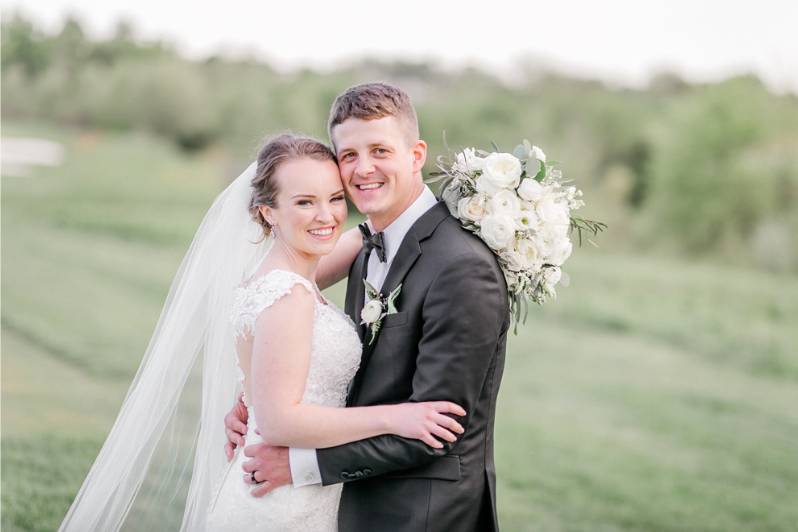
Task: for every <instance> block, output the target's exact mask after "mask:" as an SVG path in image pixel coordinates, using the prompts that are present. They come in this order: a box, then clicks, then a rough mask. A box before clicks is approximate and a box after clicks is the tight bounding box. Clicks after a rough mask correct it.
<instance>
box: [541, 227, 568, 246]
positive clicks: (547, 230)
mask: <svg viewBox="0 0 798 532" xmlns="http://www.w3.org/2000/svg"><path fill="white" fill-rule="evenodd" d="M569 229H570V225H568V224H553V223H548V224H541V225H539V226H538V230H537V234H538V237H539V238H541V239H543V240H545V241H546V242H549V243H552V242H556V241H558V240H562V239H563V238H568V231H569Z"/></svg>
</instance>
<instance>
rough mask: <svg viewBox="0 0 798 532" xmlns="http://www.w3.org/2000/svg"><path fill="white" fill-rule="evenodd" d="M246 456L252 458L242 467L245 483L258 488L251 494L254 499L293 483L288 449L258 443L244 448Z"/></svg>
mask: <svg viewBox="0 0 798 532" xmlns="http://www.w3.org/2000/svg"><path fill="white" fill-rule="evenodd" d="M244 456H248V457H250V460H247V461H246V462H244V463H243V464H242V465H241V468H242V469H243V470H244V472H245V473H246V474H245V475H244V482H246V483H247V484H252V485H254V486H256V488H255V489H253V490H252V491H251V492H250V493H252V495H253V496H254V497H263V496H264V495H266V494H267V493H269V492H270V491H272V490H273V489H275V488H279V487H280V486H285V485H286V484H291V483H292V482H293V479H292V478H291V465H290V464H289V462H288V447H274V446H271V445H267V444H265V443H256V444H255V445H247V446H246V447H244ZM252 473H255V475H254V476H255V482H252V476H253V475H252Z"/></svg>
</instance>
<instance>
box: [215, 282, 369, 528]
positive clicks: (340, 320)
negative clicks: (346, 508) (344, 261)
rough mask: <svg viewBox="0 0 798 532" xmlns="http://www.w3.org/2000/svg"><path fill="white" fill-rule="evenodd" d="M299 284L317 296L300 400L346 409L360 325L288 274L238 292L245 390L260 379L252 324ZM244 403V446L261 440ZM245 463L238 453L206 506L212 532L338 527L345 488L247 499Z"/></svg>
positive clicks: (286, 490) (285, 490) (287, 490)
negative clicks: (253, 370) (255, 376)
mask: <svg viewBox="0 0 798 532" xmlns="http://www.w3.org/2000/svg"><path fill="white" fill-rule="evenodd" d="M296 285H301V286H303V287H305V288H306V289H307V290H308V291H309V292H310V293H311V294H312V295H313V296H314V298H315V299H316V306H315V313H314V319H313V341H312V349H311V354H310V366H309V369H308V377H307V381H306V383H305V393H304V396H303V398H302V401H303V402H305V403H313V404H319V405H326V406H334V407H342V406H344V405H345V403H346V391H347V387H348V385H349V382H350V381H351V380H352V378H353V377H354V375H355V372H356V371H357V368H358V365H359V364H360V353H361V344H360V339H359V338H358V335H357V333H356V332H355V325H354V323H353V322H352V320H351V319H349V317H348V316H346V315H345V314H344V313H343V312H342V311H341V310H340V309H338V308H337V307H335V306H334V305H333V304H332V303H329V302H327V301H326V300H325V301H324V302H321V301H319V297H320V296H318V295H317V290H316V289H315V287H314V286H313V285H312V284H311V283H310V281H308V280H307V279H305V278H303V277H301V276H300V275H298V274H296V273H293V272H289V271H285V270H272V271H270V272H269V273H267V274H265V275H263V276H261V277H258V278H256V279H255V280H254V281H252V282H250V283H249V284H247V285H245V286H241V287H239V288H238V289H237V290H236V297H235V303H234V310H233V314H232V317H231V318H232V320H233V325H234V330H235V334H236V340H237V342H236V344H237V349H236V350H237V357H238V358H237V360H238V364H239V369H240V370H241V371H240V378H241V381H242V384H243V385H244V390H247V389H251V388H252V387H255V386H258V383H256V382H253V383H249V382H248V377H249V374H250V371H249V370H250V361H251V357H252V331H253V329H254V326H255V320H256V319H257V317H258V315H259V314H260V313H261V312H263V310H264V309H266V308H268V307H269V306H270V305H272V304H273V303H274V302H275V301H277V300H278V299H280V298H281V297H283V296H285V295H287V294H288V293H289V292H290V291H291V290H292V289H293V288H294V286H296ZM247 385H249V386H247ZM244 402H245V404H247V405H248V409H249V426H248V429H249V431H248V432H247V435H246V444H247V445H250V444H253V443H258V442H260V441H262V440H261V438H260V436H259V435H258V434H256V433H255V429H256V426H255V415H254V411H253V408H252V406H249V404H248V402H247V398H246V396H245V397H244ZM246 460H247V458H246V457H245V456H244V453H243V451H242V450H241V448H239V449H238V450H237V453H236V457H235V458H234V459H233V461H232V462H231V464H230V466H229V468H228V469H227V471H226V472H225V475H224V477H223V478H222V479H221V481H220V487H219V490H218V495H217V496H216V498H215V500H214V501H213V503H212V505H211V508H209V513H208V519H207V529H208V530H213V531H217V530H218V531H232V530H241V531H243V530H247V531H292V532H293V531H314V532H325V531H334V530H336V529H337V515H338V501H339V498H340V496H341V484H334V485H331V486H321V485H313V486H304V487H301V488H294V487H293V486H282V487H280V488H277V489H275V490H274V491H272V492H271V493H269V494H267V495H266V496H264V497H262V498H256V497H253V496H252V495H251V494H250V490H251V489H252V486H250V485H249V484H246V483H244V481H243V476H244V472H243V470H242V469H241V464H242V463H243V462H244V461H246Z"/></svg>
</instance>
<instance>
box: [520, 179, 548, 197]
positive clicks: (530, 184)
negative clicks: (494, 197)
mask: <svg viewBox="0 0 798 532" xmlns="http://www.w3.org/2000/svg"><path fill="white" fill-rule="evenodd" d="M543 192H544V189H543V187H542V186H541V185H540V183H538V182H537V181H535V180H534V179H530V178H528V177H527V178H526V179H524V180H523V181H521V185H520V186H519V187H518V195H519V196H521V197H522V198H524V199H525V200H527V201H538V200H539V199H540V198H541V197H543Z"/></svg>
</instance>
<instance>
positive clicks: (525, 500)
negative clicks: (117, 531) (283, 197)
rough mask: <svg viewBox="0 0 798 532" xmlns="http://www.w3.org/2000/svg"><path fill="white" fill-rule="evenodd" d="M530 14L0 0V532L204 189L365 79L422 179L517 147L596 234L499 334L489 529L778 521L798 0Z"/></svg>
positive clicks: (791, 334)
mask: <svg viewBox="0 0 798 532" xmlns="http://www.w3.org/2000/svg"><path fill="white" fill-rule="evenodd" d="M300 4H301V5H300ZM430 4H434V5H430ZM551 4H556V5H545V4H543V3H535V2H531V3H530V2H527V3H524V5H523V6H521V5H516V4H513V3H511V2H499V1H497V2H494V3H493V4H490V5H488V4H485V3H483V4H481V5H479V6H474V7H468V6H466V5H465V4H463V3H454V2H440V3H432V2H426V3H423V2H417V1H415V0H414V1H405V2H402V3H401V5H396V6H387V5H376V4H373V3H357V2H351V3H339V4H333V3H331V4H329V5H325V6H312V5H305V4H304V3H297V5H296V6H274V7H267V6H266V5H265V4H264V5H263V6H261V5H255V4H246V3H243V2H238V1H229V2H225V3H224V4H223V5H222V4H216V5H212V6H210V7H199V6H197V5H189V4H185V5H180V3H164V2H159V3H155V2H148V1H143V2H137V3H136V6H130V5H125V4H123V3H121V2H114V1H108V2H103V3H101V4H100V3H97V4H94V3H92V2H89V1H79V0H72V1H68V0H63V1H54V0H47V1H44V0H43V1H40V2H37V3H36V4H35V5H25V6H24V7H23V6H22V4H21V3H16V2H13V1H6V0H3V1H2V2H0V8H2V28H1V30H0V31H1V32H2V528H3V530H7V531H14V530H53V529H55V528H57V526H58V524H59V523H60V520H61V519H62V517H63V515H64V513H65V512H66V510H67V508H68V507H69V504H70V502H71V500H72V498H73V497H74V495H75V493H76V492H77V490H78V488H79V487H80V484H81V483H82V480H83V477H84V476H85V474H86V472H87V471H88V468H89V467H90V465H91V463H92V461H93V459H94V457H95V455H96V453H97V451H98V449H99V447H100V445H101V444H102V442H103V440H104V438H105V435H106V434H107V432H108V430H109V429H110V426H111V424H112V422H113V420H114V418H115V415H116V412H117V410H118V408H119V406H120V404H121V402H122V400H123V398H124V395H125V392H126V390H127V387H128V385H129V383H130V381H131V379H132V376H133V375H134V373H135V371H136V369H137V367H138V364H139V362H140V359H141V356H142V354H143V352H144V350H145V348H146V346H147V341H148V339H149V337H150V334H151V333H152V330H153V327H154V325H155V322H156V320H157V318H158V316H159V312H160V309H161V306H162V304H163V302H164V299H165V297H166V293H167V291H168V288H169V283H170V280H171V278H172V276H173V275H174V273H175V272H176V269H177V267H178V264H179V261H180V259H181V257H182V255H183V253H184V252H185V251H186V249H187V247H188V244H189V243H190V241H191V238H192V236H193V232H194V230H195V229H196V227H197V226H198V224H199V222H200V220H201V218H202V216H203V214H204V212H205V210H206V209H207V208H208V206H209V205H210V202H211V201H212V199H213V197H214V196H215V195H216V194H217V193H218V192H220V191H221V190H222V188H223V187H224V186H225V185H226V184H227V183H228V182H229V181H230V180H231V179H232V178H234V177H235V176H237V175H238V174H239V173H240V172H241V171H242V170H243V169H244V168H245V167H246V166H247V164H248V162H249V161H251V160H252V159H253V157H254V155H255V153H256V150H257V147H258V145H259V144H260V142H261V140H262V138H263V137H264V136H266V135H267V134H269V133H274V132H277V131H281V130H284V129H292V130H295V131H302V132H306V133H310V134H313V135H316V136H319V137H320V138H326V132H325V123H326V118H327V114H328V111H329V108H330V105H331V103H332V101H333V99H334V97H335V96H336V94H338V93H339V92H341V91H342V90H344V89H345V88H347V87H348V86H350V85H352V84H355V83H359V82H364V81H375V80H383V81H388V82H391V83H395V84H398V85H400V86H401V87H403V88H404V89H406V90H407V91H408V92H409V93H410V95H411V96H412V98H413V99H414V102H415V104H416V107H417V109H418V113H419V117H420V125H421V130H422V136H423V138H425V139H426V140H427V141H428V142H429V144H430V154H431V157H430V161H429V163H428V166H427V170H428V171H432V170H434V158H435V156H436V155H439V154H442V153H444V145H443V142H442V139H443V132H444V131H445V132H446V138H447V140H448V144H449V146H451V147H452V148H461V147H465V146H478V147H482V148H489V147H490V143H491V141H493V142H496V143H497V144H498V145H499V146H500V147H502V148H505V149H507V150H508V151H509V150H511V149H512V147H513V146H514V145H515V144H516V143H518V141H520V140H521V139H523V138H528V139H529V140H531V141H532V142H533V143H535V144H537V145H539V146H541V147H542V148H543V149H544V150H545V151H546V153H547V154H548V156H549V158H550V159H553V160H556V161H560V162H561V163H560V164H561V168H562V170H563V173H564V174H565V175H567V176H570V177H572V178H573V179H575V180H576V184H577V185H578V186H579V187H581V188H582V189H583V190H584V193H585V199H586V200H587V207H585V209H584V210H583V211H581V214H582V215H583V216H584V217H587V218H593V219H597V220H602V221H604V222H606V223H608V224H609V230H608V231H607V232H606V233H604V234H601V235H600V236H599V237H598V238H596V239H595V240H596V243H597V244H598V247H594V246H591V245H584V246H583V247H581V248H579V249H576V250H575V252H574V254H573V256H572V258H571V259H570V260H569V262H568V263H567V264H566V267H565V268H564V269H565V271H566V272H567V273H568V274H569V275H570V278H571V283H570V286H569V287H564V288H562V289H561V290H560V293H559V297H558V299H557V300H556V301H553V302H551V303H549V304H547V306H545V307H542V308H541V307H536V308H533V309H532V310H531V312H530V316H529V319H528V321H527V323H526V324H525V325H524V326H522V327H519V332H518V335H517V336H514V337H512V338H511V340H510V343H509V347H508V356H507V366H506V372H505V377H504V382H503V386H502V390H501V394H500V399H499V408H498V418H497V427H496V461H497V475H498V480H499V487H498V489H499V492H498V503H499V511H500V515H501V525H502V528H503V529H504V530H510V531H516V530H518V531H521V530H537V531H540V530H544V531H560V530H563V531H565V530H568V531H572V530H583V531H596V530H602V531H615V530H672V531H681V530H711V531H730V530H784V531H786V530H795V529H796V526H797V525H796V523H798V408H796V405H798V390H797V389H796V384H798V353H797V352H796V350H797V349H796V346H798V327H797V326H798V276H797V274H798V240H797V239H796V232H797V231H798V96H796V95H798V38H796V37H795V32H794V28H793V26H794V24H795V22H796V21H797V20H798V8H796V4H795V3H794V2H792V3H791V2H777V1H770V0H767V1H760V2H757V3H756V5H748V6H735V5H730V4H728V3H724V2H711V1H708V2H695V3H690V2H685V1H675V2H624V1H620V0H615V1H610V2H602V3H600V4H598V3H597V4H596V5H582V4H580V3H578V2H557V3H553V2H552V3H551ZM359 220H360V215H359V214H358V213H357V212H356V211H355V210H354V209H350V223H352V224H354V223H356V222H357V221H359ZM329 293H330V295H331V297H333V298H334V299H335V300H336V301H338V302H339V303H342V301H343V284H339V285H337V286H335V287H333V288H331V289H330V290H329ZM220 422H221V420H220Z"/></svg>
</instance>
